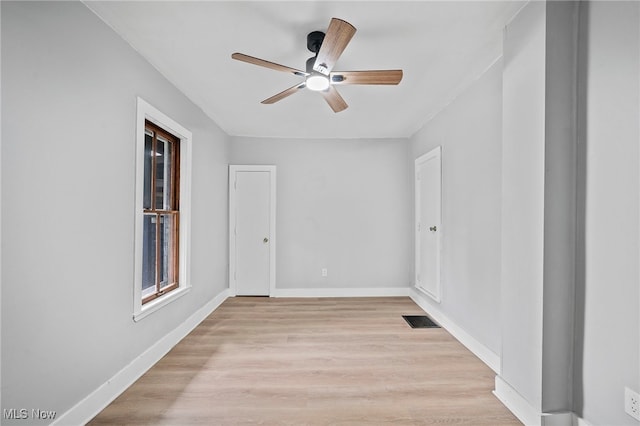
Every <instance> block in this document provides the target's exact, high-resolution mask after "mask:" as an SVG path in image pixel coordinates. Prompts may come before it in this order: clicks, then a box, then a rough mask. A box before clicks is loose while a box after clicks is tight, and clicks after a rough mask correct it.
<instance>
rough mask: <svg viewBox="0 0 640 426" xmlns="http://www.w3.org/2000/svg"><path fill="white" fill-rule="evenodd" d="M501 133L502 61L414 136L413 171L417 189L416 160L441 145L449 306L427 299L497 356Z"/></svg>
mask: <svg viewBox="0 0 640 426" xmlns="http://www.w3.org/2000/svg"><path fill="white" fill-rule="evenodd" d="M501 129H502V61H498V62H496V64H494V65H493V66H492V67H491V68H490V69H489V70H488V71H487V72H486V73H484V74H483V75H482V76H481V77H480V78H479V79H478V80H477V81H475V82H474V83H473V85H471V86H470V87H469V88H468V89H467V90H466V91H465V92H464V93H462V94H461V95H460V96H459V97H458V98H456V99H455V100H454V101H453V102H452V103H451V104H449V105H448V106H447V107H446V108H445V109H444V110H443V111H441V112H440V113H439V114H438V115H436V116H435V117H434V118H433V119H431V120H430V121H429V122H428V123H427V124H426V125H425V126H424V127H423V128H422V129H421V130H420V131H418V132H417V133H416V134H415V135H413V136H412V138H411V155H410V158H409V163H408V166H407V168H408V175H409V179H410V180H411V184H412V187H413V168H414V160H415V159H416V158H417V157H419V156H420V155H422V154H424V153H426V152H428V151H430V150H431V149H433V148H434V147H436V146H438V145H441V146H442V188H443V190H442V203H443V204H442V233H443V236H442V238H443V240H442V276H441V279H442V301H441V303H440V304H436V303H435V302H432V301H431V299H429V298H428V297H425V298H423V299H424V301H425V303H428V304H429V305H431V306H433V307H434V309H438V310H439V311H441V312H442V314H444V315H446V316H447V317H448V318H449V319H450V320H452V321H453V322H454V323H456V325H458V326H459V327H461V328H462V329H464V330H465V331H466V332H467V333H469V334H470V335H471V336H473V337H474V338H475V339H476V340H477V341H479V342H480V343H482V344H483V345H485V346H486V347H487V348H489V349H490V350H491V351H493V352H495V353H496V354H499V353H500V328H499V323H500V252H501V250H500V245H501V243H500V222H501V212H500V200H501V175H502V174H501V172H502V167H501V155H502V154H501V152H502V143H501V140H502V136H501V132H502V130H501ZM412 213H413V211H412ZM412 217H413V215H412ZM412 244H413V233H412Z"/></svg>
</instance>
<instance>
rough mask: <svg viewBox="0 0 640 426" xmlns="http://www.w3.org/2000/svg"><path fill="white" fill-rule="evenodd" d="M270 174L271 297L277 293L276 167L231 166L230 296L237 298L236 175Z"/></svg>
mask: <svg viewBox="0 0 640 426" xmlns="http://www.w3.org/2000/svg"><path fill="white" fill-rule="evenodd" d="M237 172H269V189H270V191H269V192H270V194H269V297H273V295H274V294H275V292H276V166H273V165H236V164H230V165H229V231H228V233H229V295H230V296H236V295H237V288H236V238H235V236H236V234H235V230H236V173H237Z"/></svg>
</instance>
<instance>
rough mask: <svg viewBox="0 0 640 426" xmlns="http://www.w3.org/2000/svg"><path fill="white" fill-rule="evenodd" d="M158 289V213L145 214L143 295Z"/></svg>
mask: <svg viewBox="0 0 640 426" xmlns="http://www.w3.org/2000/svg"><path fill="white" fill-rule="evenodd" d="M155 291H156V215H155V214H146V215H144V226H143V237H142V297H143V298H145V297H146V296H148V295H150V294H153V293H155Z"/></svg>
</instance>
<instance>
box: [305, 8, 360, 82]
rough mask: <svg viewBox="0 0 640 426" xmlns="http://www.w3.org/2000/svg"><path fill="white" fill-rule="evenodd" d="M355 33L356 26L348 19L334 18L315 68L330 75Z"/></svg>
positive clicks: (314, 65) (317, 57)
mask: <svg viewBox="0 0 640 426" xmlns="http://www.w3.org/2000/svg"><path fill="white" fill-rule="evenodd" d="M355 33H356V29H355V27H354V26H353V25H351V24H350V23H348V22H347V21H343V20H342V19H338V18H332V19H331V23H330V24H329V28H328V29H327V33H326V34H325V36H324V40H323V41H322V46H320V51H319V52H318V55H317V56H316V62H315V63H314V64H313V69H314V70H316V71H318V72H320V73H322V74H324V75H329V73H330V72H331V70H332V69H333V66H334V65H335V63H336V62H337V61H338V58H339V57H340V55H341V54H342V52H343V51H344V49H345V47H347V44H349V41H351V37H353V35H354V34H355Z"/></svg>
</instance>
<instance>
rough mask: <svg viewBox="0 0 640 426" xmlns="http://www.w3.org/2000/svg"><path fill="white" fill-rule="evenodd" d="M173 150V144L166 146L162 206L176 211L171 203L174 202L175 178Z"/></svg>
mask: <svg viewBox="0 0 640 426" xmlns="http://www.w3.org/2000/svg"><path fill="white" fill-rule="evenodd" d="M173 149H174V148H173V143H171V142H167V144H166V145H165V154H166V155H165V161H164V167H165V173H164V177H165V180H164V181H165V187H164V203H163V206H162V208H163V209H164V210H174V206H173V203H172V202H171V201H172V200H171V195H172V191H173V179H174V178H175V177H174V176H173V175H172V174H171V167H172V166H173Z"/></svg>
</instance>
